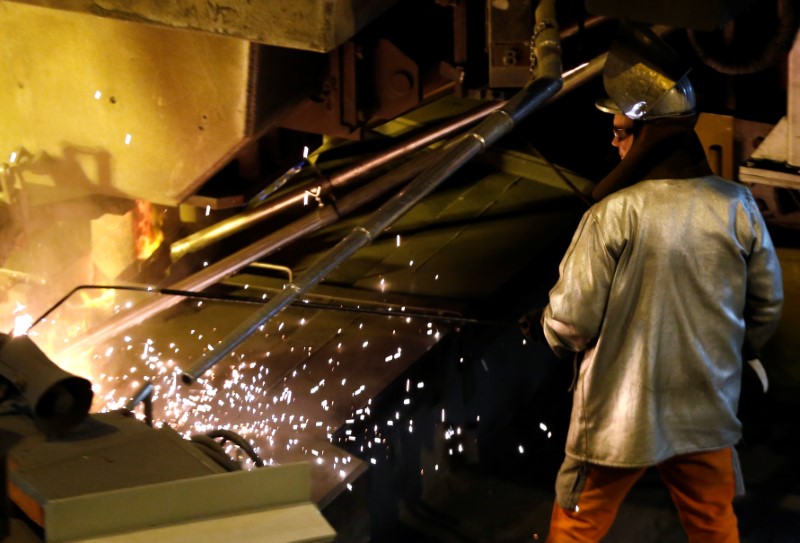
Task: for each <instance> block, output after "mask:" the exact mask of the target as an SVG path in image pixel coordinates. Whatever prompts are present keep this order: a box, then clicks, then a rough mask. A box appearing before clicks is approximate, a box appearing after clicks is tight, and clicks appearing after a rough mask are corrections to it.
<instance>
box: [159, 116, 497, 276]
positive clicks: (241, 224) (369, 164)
mask: <svg viewBox="0 0 800 543" xmlns="http://www.w3.org/2000/svg"><path fill="white" fill-rule="evenodd" d="M502 105H503V103H502V102H493V103H489V104H485V105H482V106H480V107H478V108H476V109H475V110H474V111H470V112H469V113H467V114H465V115H462V116H460V117H458V118H457V119H455V120H454V121H451V122H449V123H447V124H445V125H443V126H439V127H436V128H434V129H432V130H427V131H425V132H424V133H423V134H420V135H418V136H416V137H414V138H411V139H410V140H408V141H405V142H402V143H400V144H398V145H395V146H394V147H392V148H390V149H388V150H386V151H384V152H382V153H379V154H377V155H375V156H373V157H371V158H369V159H367V160H365V161H363V162H360V163H359V164H356V165H355V166H352V167H350V168H346V169H344V170H341V171H338V172H336V173H334V174H333V175H331V177H330V178H329V179H327V180H324V179H318V180H312V181H309V182H307V183H304V184H303V185H302V186H301V187H299V188H298V189H295V190H294V191H292V192H291V193H289V194H286V195H284V196H281V197H279V198H276V199H274V200H273V201H272V202H267V203H264V204H262V205H259V206H258V207H254V208H251V209H248V210H247V211H244V212H242V213H239V214H238V215H235V216H233V217H229V218H227V219H224V220H222V221H219V222H218V223H216V224H213V225H211V226H209V227H208V228H204V229H203V230H199V231H197V232H195V233H193V234H191V235H189V236H186V237H185V238H183V239H180V240H178V241H175V242H173V243H172V244H170V247H169V250H170V256H171V257H172V260H173V261H176V260H178V259H179V258H181V257H183V256H184V255H186V254H188V253H191V252H194V251H198V250H200V249H202V248H203V247H207V246H209V245H211V244H212V243H214V242H216V241H219V240H221V239H223V238H226V237H228V236H230V235H233V234H235V233H237V232H240V231H242V230H244V229H245V228H248V227H249V226H252V225H253V224H256V223H258V222H260V221H263V220H265V219H267V218H268V217H271V216H273V215H276V214H278V213H280V212H282V211H284V210H286V209H287V208H289V207H292V206H294V205H297V204H299V203H300V202H302V201H303V200H304V199H306V198H308V194H309V190H312V189H315V188H317V187H319V192H317V193H315V194H314V196H315V197H321V196H324V195H325V194H327V193H328V192H330V191H331V189H333V188H335V187H342V186H345V185H348V184H350V183H352V182H353V181H355V180H357V179H359V178H361V177H363V176H364V175H366V174H368V173H370V172H372V171H374V170H376V169H377V168H379V167H381V166H385V165H386V164H389V163H391V162H392V161H394V160H397V159H399V158H401V157H403V156H406V155H408V154H409V153H411V152H413V151H416V150H418V149H421V148H423V147H427V146H428V145H431V144H432V143H435V142H437V141H439V140H441V139H442V138H444V137H446V136H449V135H452V134H454V133H456V132H458V131H460V130H462V129H464V128H466V127H467V126H469V125H471V124H474V123H476V122H478V121H480V120H481V119H483V118H485V117H487V116H488V115H489V114H490V113H491V112H493V111H495V110H497V109H499V108H500V107H501V106H502Z"/></svg>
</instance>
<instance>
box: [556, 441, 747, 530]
mask: <svg viewBox="0 0 800 543" xmlns="http://www.w3.org/2000/svg"><path fill="white" fill-rule="evenodd" d="M731 454H732V452H731V449H730V448H726V449H720V450H716V451H711V452H702V453H695V454H687V455H681V456H676V457H674V458H670V459H669V460H667V461H665V462H663V463H661V464H659V465H658V466H656V467H657V469H658V472H659V474H660V475H661V479H662V480H663V481H664V483H665V484H666V485H667V488H669V493H670V495H671V496H672V501H673V502H674V503H675V505H676V507H677V508H678V516H679V517H680V520H681V525H683V529H684V530H685V531H686V534H687V535H688V536H689V543H738V542H739V529H738V527H737V523H736V514H735V513H734V511H733V496H734V491H735V490H734V489H735V481H734V471H733V459H732V457H731ZM645 469H646V468H633V469H627V468H609V467H605V466H598V465H595V464H591V465H590V466H589V471H588V474H587V477H586V484H585V485H584V487H583V491H582V492H581V494H580V498H579V499H578V506H577V508H576V510H574V511H572V510H567V509H564V508H562V507H560V506H559V505H558V503H556V504H555V506H554V507H553V516H552V518H551V520H550V533H549V535H548V538H547V541H548V542H550V543H589V542H591V543H595V542H597V541H600V540H601V539H602V538H603V536H604V535H605V534H606V532H608V530H609V528H611V523H612V522H614V517H615V516H616V515H617V509H618V508H619V505H620V503H622V500H623V498H625V495H626V494H627V493H628V491H629V490H630V489H631V487H632V486H633V484H634V483H635V482H636V481H637V480H638V479H639V477H641V476H642V474H643V473H644V472H645Z"/></svg>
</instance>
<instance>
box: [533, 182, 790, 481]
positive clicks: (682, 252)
mask: <svg viewBox="0 0 800 543" xmlns="http://www.w3.org/2000/svg"><path fill="white" fill-rule="evenodd" d="M559 272H560V278H559V281H558V283H557V284H556V285H555V287H554V288H553V289H552V291H551V292H550V303H549V305H548V306H547V307H546V308H545V311H544V314H543V317H542V326H543V329H544V335H545V337H546V339H547V342H548V343H549V344H550V346H551V347H552V348H553V350H554V351H556V353H559V354H564V353H568V352H577V351H583V350H585V353H584V356H583V360H582V362H581V365H580V371H579V374H578V376H577V381H576V383H575V391H574V402H573V409H572V417H571V421H570V428H569V433H568V437H567V446H566V452H567V455H569V456H570V457H572V458H573V459H576V460H579V461H584V462H591V463H595V464H601V465H607V466H620V467H640V466H650V465H654V464H657V463H659V462H661V461H663V460H666V459H668V458H670V457H672V456H675V455H679V454H684V453H691V452H699V451H705V450H713V449H719V448H722V447H726V446H731V445H734V444H736V442H737V441H738V440H739V439H740V437H741V423H740V422H739V420H738V419H737V416H736V411H737V406H738V401H739V391H740V384H741V372H742V352H743V350H746V351H750V352H755V351H757V350H758V349H759V348H760V347H761V346H762V345H763V344H764V343H765V342H766V340H767V339H768V338H769V336H770V335H771V334H772V332H773V331H774V328H775V327H776V325H777V321H778V318H779V316H780V310H781V305H782V301H783V288H782V282H781V273H780V266H779V263H778V259H777V257H776V254H775V250H774V247H773V245H772V241H771V239H770V236H769V233H768V231H767V228H766V226H765V224H764V220H763V217H762V216H761V213H760V212H759V210H758V207H757V205H756V202H755V201H754V199H753V197H752V194H751V193H750V191H748V190H747V189H746V188H745V187H743V186H741V185H739V184H736V183H733V182H730V181H726V180H724V179H722V178H719V177H716V176H713V175H704V176H700V177H691V178H686V179H648V180H645V181H641V182H639V183H636V184H634V185H632V186H629V187H627V188H624V189H622V190H619V191H618V192H615V193H613V194H611V195H610V196H607V197H606V198H605V199H603V200H602V201H600V202H599V203H597V204H595V205H594V206H593V207H592V208H591V209H589V210H588V211H587V212H586V213H585V214H584V216H583V218H582V220H581V222H580V225H579V227H578V229H577V231H576V232H575V235H574V237H573V239H572V243H571V245H570V247H569V249H568V250H567V253H566V255H565V256H564V258H563V260H562V262H561V265H560V267H559Z"/></svg>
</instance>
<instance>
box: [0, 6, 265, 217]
mask: <svg viewBox="0 0 800 543" xmlns="http://www.w3.org/2000/svg"><path fill="white" fill-rule="evenodd" d="M0 26H1V27H2V28H3V29H4V32H3V39H2V40H0V62H2V64H3V66H5V70H4V72H5V75H4V77H2V78H0V163H2V162H6V163H9V164H10V166H11V168H10V171H11V174H12V175H13V178H14V179H13V182H14V183H16V184H17V185H18V186H21V188H23V189H24V188H25V187H26V186H28V185H30V184H35V185H44V186H47V187H53V188H55V189H60V190H61V191H66V192H73V191H74V192H75V193H76V194H81V193H103V194H109V195H117V196H124V197H128V198H139V199H143V200H149V201H152V202H157V203H162V204H166V205H176V204H177V203H178V202H180V201H181V200H183V199H184V198H185V197H187V196H188V195H190V194H191V193H192V192H193V191H194V190H195V189H196V188H197V187H199V186H200V185H201V184H202V183H203V182H204V181H205V180H206V179H207V178H208V177H209V176H210V175H211V174H213V173H214V172H215V171H217V170H218V169H219V168H220V167H221V166H222V165H223V164H225V163H227V162H228V161H229V160H230V158H231V157H232V156H233V155H234V153H235V152H236V151H237V150H238V148H239V147H241V145H243V144H244V143H245V138H246V134H247V131H248V126H247V118H248V92H249V88H248V87H249V86H250V77H249V70H250V57H251V55H250V53H251V47H252V44H250V43H249V42H247V41H244V40H238V39H232V38H227V37H222V36H217V35H213V34H206V33H200V32H188V31H182V30H175V29H169V28H163V27H155V26H150V25H142V24H136V23H131V22H125V21H119V20H114V19H105V18H100V17H93V16H90V15H86V14H78V13H71V12H67V11H59V10H52V9H45V8H41V7H33V6H28V5H24V4H19V3H14V2H0ZM12 153H15V154H13V155H12ZM12 158H13V160H12Z"/></svg>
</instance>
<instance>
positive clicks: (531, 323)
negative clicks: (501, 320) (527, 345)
mask: <svg viewBox="0 0 800 543" xmlns="http://www.w3.org/2000/svg"><path fill="white" fill-rule="evenodd" d="M543 314H544V308H540V309H534V310H533V311H530V312H529V313H525V314H524V315H522V316H521V317H520V318H519V320H518V321H517V322H518V323H519V329H520V330H521V331H522V335H524V336H525V337H526V338H527V339H529V340H530V341H533V342H535V343H542V344H546V343H547V341H546V340H545V338H544V330H543V329H542V315H543Z"/></svg>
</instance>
